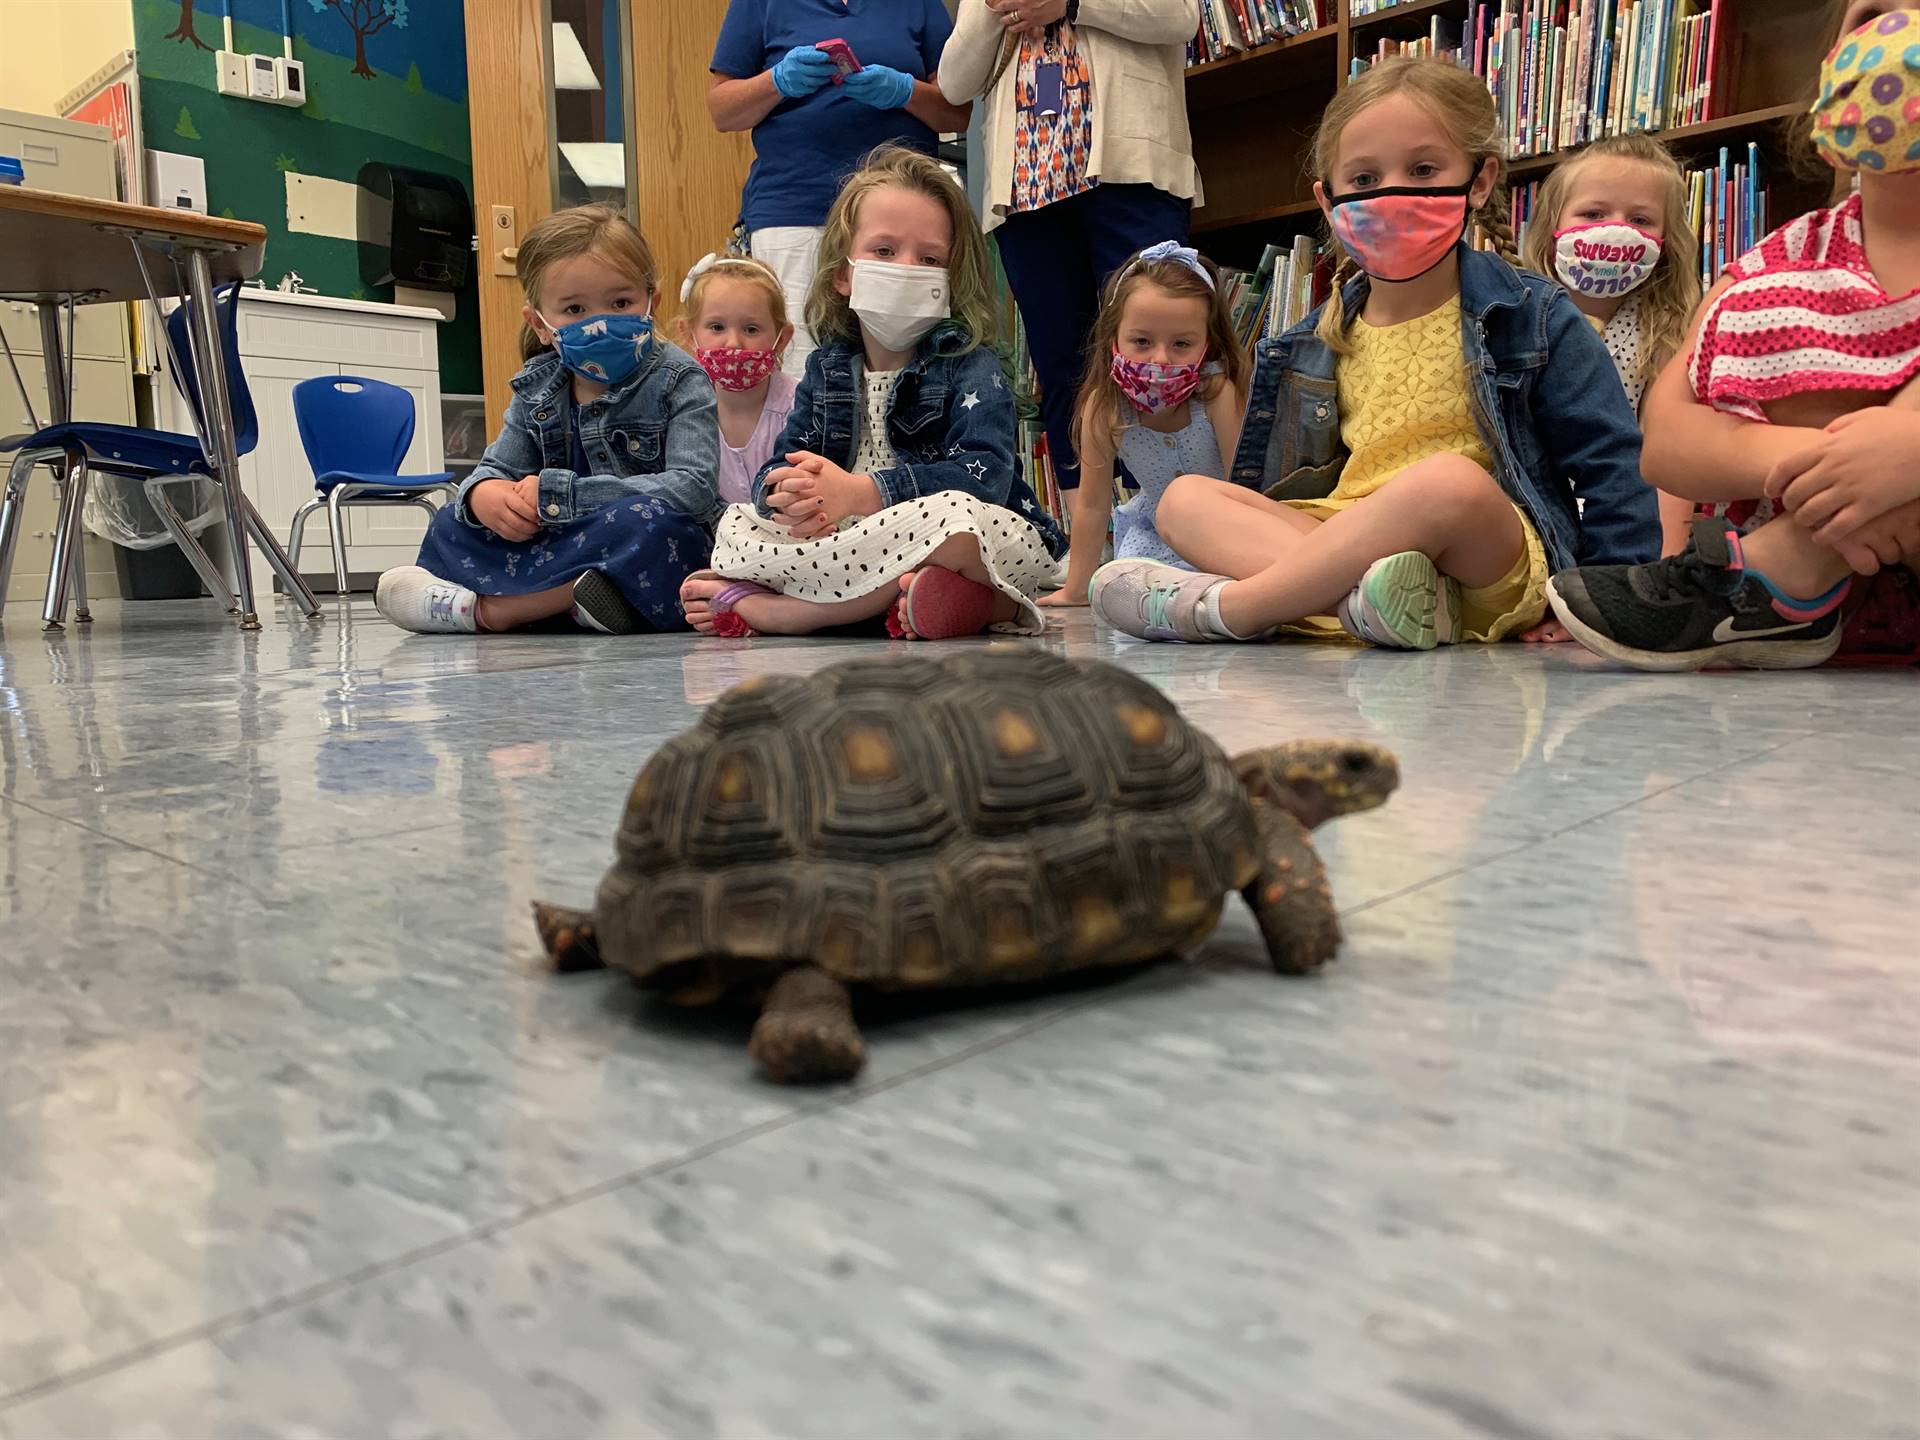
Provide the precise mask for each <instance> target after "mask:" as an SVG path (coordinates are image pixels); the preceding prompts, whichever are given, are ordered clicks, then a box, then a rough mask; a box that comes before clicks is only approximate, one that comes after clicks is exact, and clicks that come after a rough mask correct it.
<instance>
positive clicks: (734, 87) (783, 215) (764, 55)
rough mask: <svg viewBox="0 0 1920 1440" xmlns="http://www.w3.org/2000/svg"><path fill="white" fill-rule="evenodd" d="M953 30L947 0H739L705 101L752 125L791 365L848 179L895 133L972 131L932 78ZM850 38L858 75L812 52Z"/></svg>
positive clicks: (754, 203) (755, 189)
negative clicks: (830, 220) (840, 79)
mask: <svg viewBox="0 0 1920 1440" xmlns="http://www.w3.org/2000/svg"><path fill="white" fill-rule="evenodd" d="M952 31H953V23H952V21H951V20H949V19H948V18H947V10H946V6H945V5H944V4H942V3H941V0H731V3H730V4H729V5H728V6H727V18H726V20H725V21H724V22H722V24H721V26H720V39H719V42H718V43H717V44H716V45H715V46H714V50H713V64H712V66H711V67H710V68H711V70H712V71H713V80H712V83H711V84H710V85H709V86H708V87H707V108H708V109H709V110H710V111H711V112H712V113H713V123H714V124H715V125H717V126H718V127H719V128H720V129H721V130H722V131H728V130H751V131H753V150H754V161H753V171H752V173H751V174H750V175H748V176H747V189H746V194H745V196H744V197H742V201H741V211H740V218H741V220H742V221H743V222H744V223H745V225H746V228H747V231H748V242H747V243H748V246H749V248H750V249H751V250H752V252H753V254H754V255H755V257H756V258H758V259H761V260H764V261H765V262H766V263H767V264H768V265H770V266H772V267H773V271H774V273H775V274H776V275H778V276H779V277H780V285H781V288H782V289H783V290H785V292H786V296H787V313H788V314H789V316H791V317H792V319H793V322H794V334H793V344H792V345H791V346H789V347H788V349H787V357H786V368H787V369H788V370H789V371H790V372H791V373H793V374H795V375H798V374H800V373H801V372H802V371H803V370H804V369H805V368H806V361H807V354H808V352H809V351H811V350H812V349H813V337H812V335H810V334H809V333H808V331H807V329H806V326H805V324H804V323H803V320H802V316H803V314H804V311H805V309H806V301H807V287H808V286H809V285H810V284H811V283H812V282H813V268H814V258H815V256H816V255H817V254H818V253H819V249H820V232H821V229H822V228H823V227H824V226H825V224H826V219H827V211H828V210H829V209H830V208H831V207H832V205H833V197H834V196H835V195H836V194H838V193H839V190H840V183H841V182H842V181H843V180H845V179H846V178H847V176H848V175H850V174H852V173H853V172H854V170H856V169H858V168H859V164H860V160H861V158H862V157H863V156H865V155H866V153H867V152H868V151H869V150H872V149H873V148H875V147H876V146H879V145H885V144H888V143H890V142H892V143H899V144H903V145H910V146H912V147H913V148H914V149H915V150H921V151H924V152H925V153H927V154H929V155H931V154H933V153H934V152H935V151H936V150H937V149H938V147H939V143H940V136H941V135H942V134H953V133H956V132H961V131H964V130H965V129H966V128H967V117H968V115H969V113H970V112H971V111H972V108H973V107H972V106H971V105H966V104H962V105H951V104H948V103H947V101H946V99H945V98H944V97H943V96H942V95H941V94H940V90H939V87H938V86H936V85H934V84H933V83H932V78H933V76H934V75H935V74H937V73H938V72H939V69H940V52H941V50H942V49H943V48H944V47H945V45H946V43H947V36H948V35H950V34H951V33H952ZM836 39H837V40H844V41H846V42H847V47H848V48H849V49H851V50H852V51H853V54H854V57H855V58H856V59H857V60H858V61H859V62H860V65H861V69H860V71H859V73H857V74H855V75H850V76H848V77H847V79H846V81H845V83H844V84H840V85H836V84H834V83H833V79H834V75H835V70H834V64H833V61H832V60H831V59H829V58H828V57H827V55H826V54H825V53H824V52H822V51H819V50H817V49H815V48H814V47H815V45H817V44H818V43H819V42H820V41H822V40H836Z"/></svg>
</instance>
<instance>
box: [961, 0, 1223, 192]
mask: <svg viewBox="0 0 1920 1440" xmlns="http://www.w3.org/2000/svg"><path fill="white" fill-rule="evenodd" d="M1199 28H1200V10H1199V4H1198V0H1080V21H1079V24H1078V25H1077V26H1076V27H1075V32H1074V33H1075V34H1076V35H1077V36H1078V38H1079V43H1080V47H1081V49H1082V51H1083V52H1084V53H1085V55H1086V57H1087V67H1088V69H1089V70H1091V71H1092V72H1093V151H1092V154H1091V155H1090V156H1089V157H1088V168H1089V170H1090V171H1091V172H1092V173H1093V174H1095V175H1097V176H1099V177H1100V180H1101V181H1102V182H1103V183H1104V184H1108V185H1141V184H1144V185H1152V186H1155V187H1156V188H1158V189H1161V190H1165V191H1166V192H1167V193H1168V194H1169V195H1176V196H1178V197H1180V198H1181V199H1183V200H1192V201H1193V202H1194V203H1195V204H1199V203H1200V201H1201V199H1202V197H1201V193H1200V172H1199V169H1198V168H1197V167H1196V166H1195V165H1194V163H1193V137H1192V135H1191V134H1190V133H1189V131H1188V129H1187V79H1186V68H1187V42H1188V41H1189V40H1191V39H1192V38H1193V37H1194V34H1195V33H1196V32H1197V31H1198V30H1199ZM1004 33H1005V32H1004V31H1003V30H1002V29H1001V27H1000V17H999V16H997V15H995V14H994V13H993V11H991V10H989V9H988V8H987V4H986V0H960V13H959V15H958V17H957V19H956V20H955V23H954V29H953V38H952V39H950V40H948V41H947V48H946V50H945V51H944V52H943V53H942V54H941V56H940V77H939V79H940V92H941V93H942V94H943V95H945V96H946V97H947V99H948V101H949V102H951V103H952V104H955V105H964V104H965V103H966V102H967V101H969V100H973V99H976V98H978V97H979V96H981V95H983V94H986V87H987V85H988V82H989V81H992V82H993V91H992V93H991V94H986V104H985V105H984V106H982V107H981V111H980V139H981V143H982V146H983V148H984V149H985V151H986V157H987V175H986V188H985V189H984V190H983V191H982V192H981V193H982V194H983V195H984V196H985V199H986V207H987V213H986V215H985V216H984V217H983V220H982V228H983V229H986V230H991V229H993V228H994V226H996V225H998V224H999V223H1000V222H1001V221H1002V220H1004V219H1006V218H1007V202H1008V200H1009V199H1010V198H1011V197H1012V195H1013V129H1014V100H1013V71H1014V67H1013V66H1012V65H1008V66H1007V67H1006V68H1005V69H1003V70H1002V71H1001V72H1000V75H999V78H998V79H997V80H995V78H994V73H993V72H994V69H995V66H996V63H997V62H998V60H999V58H1000V47H1001V37H1002V35H1003V34H1004Z"/></svg>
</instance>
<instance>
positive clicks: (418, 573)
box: [373, 565, 480, 635]
mask: <svg viewBox="0 0 1920 1440" xmlns="http://www.w3.org/2000/svg"><path fill="white" fill-rule="evenodd" d="M373 603H374V604H375V605H376V606H377V607H378V608H379V611H380V613H381V614H382V615H384V616H386V617H387V619H389V620H391V621H392V622H393V623H394V624H396V625H398V626H399V627H400V628H401V629H402V630H413V631H416V632H417V633H419V634H421V635H471V634H473V633H474V631H475V630H477V629H478V628H479V627H478V626H477V625H476V624H475V623H474V618H473V613H474V610H475V609H476V608H477V607H478V606H479V604H480V597H479V596H478V595H476V594H474V593H473V591H471V590H469V589H467V587H466V586H464V585H455V584H454V583H453V582H452V581H450V580H442V579H441V578H440V577H439V576H438V575H435V574H433V573H431V572H430V571H427V570H422V569H421V568H420V567H419V566H418V565H402V566H401V567H400V568H399V569H397V570H389V571H387V573H386V574H384V575H382V576H381V577H380V583H379V585H377V586H376V587H375V588H374V592H373Z"/></svg>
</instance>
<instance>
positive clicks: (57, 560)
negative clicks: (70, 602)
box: [40, 450, 87, 630]
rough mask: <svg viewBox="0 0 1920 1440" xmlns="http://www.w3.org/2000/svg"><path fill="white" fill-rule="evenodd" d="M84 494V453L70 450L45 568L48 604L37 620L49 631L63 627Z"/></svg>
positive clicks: (85, 474)
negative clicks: (51, 555) (51, 560)
mask: <svg viewBox="0 0 1920 1440" xmlns="http://www.w3.org/2000/svg"><path fill="white" fill-rule="evenodd" d="M86 493H87V457H86V453H85V452H84V451H80V450H69V451H68V452H67V454H66V475H65V477H64V479H63V482H62V484H61V486H60V510H59V519H58V521H57V522H56V524H55V527H54V532H53V563H52V564H51V565H49V566H48V567H47V601H46V604H44V605H43V606H41V607H40V618H41V619H42V620H44V621H46V622H47V629H49V630H59V629H62V628H64V626H65V624H66V618H67V595H68V590H69V586H68V581H69V579H70V577H71V576H72V574H73V556H74V551H75V550H76V549H78V548H79V544H80V502H81V500H82V499H84V498H85V497H86ZM81 563H83V564H84V563H85V561H84V560H82V562H81Z"/></svg>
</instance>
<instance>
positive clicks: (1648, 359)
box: [1521, 135, 1700, 383]
mask: <svg viewBox="0 0 1920 1440" xmlns="http://www.w3.org/2000/svg"><path fill="white" fill-rule="evenodd" d="M1593 160H1627V161H1631V162H1632V163H1633V164H1636V165H1645V166H1647V167H1648V168H1649V169H1652V170H1655V171H1657V172H1659V175H1660V189H1661V192H1662V203H1661V207H1660V208H1661V211H1662V212H1663V213H1662V215H1661V222H1660V223H1661V228H1662V232H1663V234H1662V238H1661V247H1660V263H1659V264H1658V265H1656V266H1654V270H1653V274H1651V275H1650V276H1648V277H1647V279H1646V282H1645V283H1644V284H1643V285H1641V286H1640V288H1639V289H1638V290H1637V291H1636V292H1634V293H1635V295H1636V296H1637V297H1638V299H1639V301H1640V353H1639V354H1638V355H1637V356H1635V357H1634V368H1635V369H1636V370H1637V371H1638V372H1639V374H1640V377H1641V379H1643V380H1646V381H1648V382H1649V383H1651V382H1652V380H1653V378H1654V377H1655V376H1656V375H1658V374H1659V373H1660V371H1661V370H1662V368H1664V367H1665V365H1666V363H1667V361H1669V360H1671V359H1672V358H1673V357H1674V356H1675V355H1676V354H1677V353H1678V352H1679V350H1680V347H1681V346H1682V345H1684V344H1686V340H1687V327H1688V326H1689V325H1690V324H1691V323H1692V321H1693V312H1694V309H1695V307H1696V306H1698V305H1699V303H1700V237H1699V236H1698V235H1696V234H1695V233H1694V229H1693V226H1692V225H1691V224H1689V223H1688V220H1687V176H1686V172H1685V171H1683V170H1682V169H1681V168H1680V162H1679V161H1677V160H1675V159H1674V158H1673V155H1672V153H1671V152H1670V151H1669V150H1668V149H1667V147H1666V146H1665V145H1662V144H1661V143H1660V142H1659V141H1658V140H1655V139H1653V138H1651V137H1650V136H1646V135H1615V136H1613V137H1612V138H1610V139H1606V140H1596V141H1595V142H1594V143H1593V144H1591V145H1589V146H1587V148H1586V149H1584V150H1582V151H1581V152H1580V153H1579V154H1577V155H1574V156H1572V157H1570V158H1569V159H1567V160H1564V161H1562V162H1561V163H1560V164H1559V165H1557V166H1555V167H1554V170H1553V173H1552V174H1551V175H1549V176H1547V178H1546V180H1545V182H1544V183H1542V185H1541V186H1540V200H1539V203H1538V204H1537V205H1536V206H1535V207H1534V212H1533V220H1532V223H1530V224H1529V225H1528V226H1527V238H1526V243H1525V244H1524V245H1523V246H1522V247H1521V250H1522V255H1523V257H1524V258H1525V260H1526V262H1527V268H1528V269H1529V270H1537V271H1539V272H1540V273H1541V274H1542V275H1545V276H1546V277H1547V278H1548V279H1550V280H1553V281H1556V282H1557V281H1558V280H1559V278H1560V277H1559V275H1558V273H1557V272H1556V271H1555V270H1554V266H1553V257H1554V238H1553V237H1554V232H1555V231H1557V230H1558V229H1559V228H1560V212H1561V211H1562V210H1564V209H1566V208H1567V199H1568V197H1569V196H1570V195H1571V194H1572V193H1573V185H1574V180H1575V178H1576V177H1577V176H1578V175H1579V173H1580V167H1581V166H1583V165H1585V164H1587V163H1588V162H1589V161H1593Z"/></svg>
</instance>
